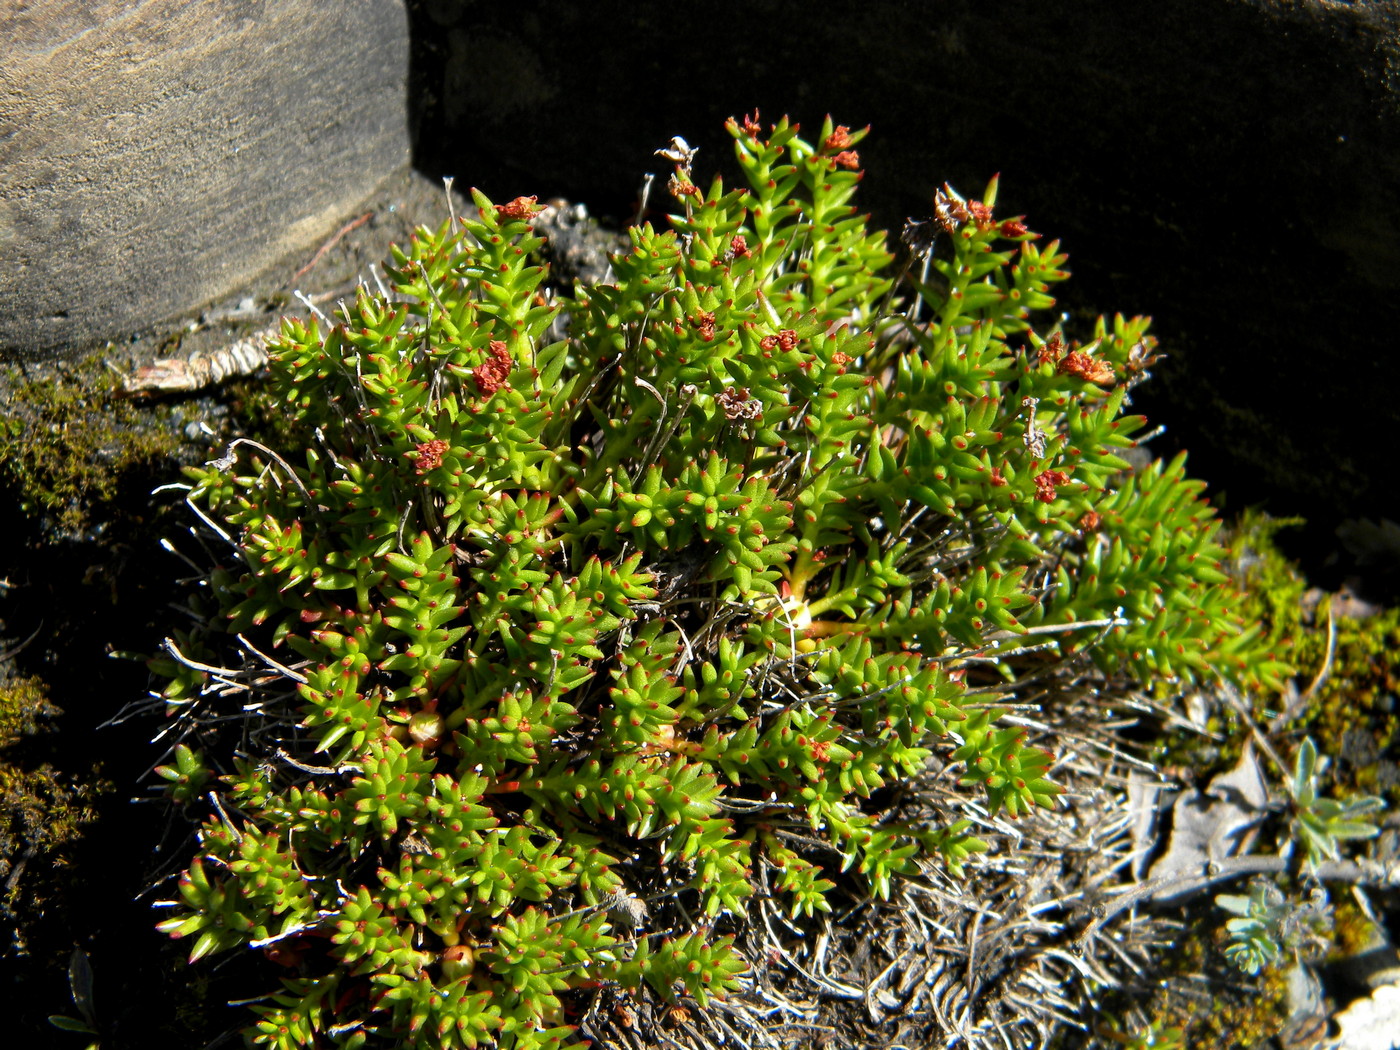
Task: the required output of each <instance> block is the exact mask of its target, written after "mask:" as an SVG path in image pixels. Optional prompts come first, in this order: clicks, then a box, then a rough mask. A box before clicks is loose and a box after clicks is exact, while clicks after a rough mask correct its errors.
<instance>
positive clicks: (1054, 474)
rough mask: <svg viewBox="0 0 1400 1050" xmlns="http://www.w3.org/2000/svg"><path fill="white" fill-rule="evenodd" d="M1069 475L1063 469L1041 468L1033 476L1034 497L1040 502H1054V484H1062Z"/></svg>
mask: <svg viewBox="0 0 1400 1050" xmlns="http://www.w3.org/2000/svg"><path fill="white" fill-rule="evenodd" d="M1068 480H1069V475H1068V474H1066V473H1065V472H1064V471H1063V470H1042V471H1041V472H1040V473H1039V474H1037V475H1036V476H1035V498H1036V499H1038V500H1040V502H1041V503H1054V502H1055V486H1056V485H1063V484H1064V483H1065V482H1067V481H1068Z"/></svg>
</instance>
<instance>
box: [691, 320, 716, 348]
mask: <svg viewBox="0 0 1400 1050" xmlns="http://www.w3.org/2000/svg"><path fill="white" fill-rule="evenodd" d="M690 323H691V324H692V325H693V326H694V327H695V330H696V332H698V333H699V335H700V338H701V339H703V340H704V341H705V342H707V343H708V342H711V341H712V340H713V339H714V337H715V315H714V314H712V313H702V314H697V315H696V316H695V317H692V318H691V319H690Z"/></svg>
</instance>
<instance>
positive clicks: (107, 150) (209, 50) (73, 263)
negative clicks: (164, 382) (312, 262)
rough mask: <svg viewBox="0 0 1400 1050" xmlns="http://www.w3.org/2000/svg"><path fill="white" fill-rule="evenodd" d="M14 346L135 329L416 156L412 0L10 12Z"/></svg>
mask: <svg viewBox="0 0 1400 1050" xmlns="http://www.w3.org/2000/svg"><path fill="white" fill-rule="evenodd" d="M0 41H3V42H4V43H3V44H0V48H3V51H4V56H5V57H4V60H3V61H0V258H3V260H4V262H3V265H0V302H3V303H4V309H3V310H2V311H0V351H3V352H7V353H8V354H9V355H10V356H15V355H20V356H33V355H38V354H41V353H44V352H52V351H55V350H59V349H65V348H67V349H72V348H81V347H84V346H87V345H91V344H94V343H98V342H100V341H102V340H106V339H117V338H121V337H123V336H126V335H129V334H131V333H132V332H134V331H138V330H140V329H142V328H145V327H147V326H149V325H151V324H154V323H156V322H159V321H161V320H163V319H166V318H169V317H171V316H173V315H175V314H178V313H181V312H183V311H187V310H191V309H193V308H195V307H197V306H199V305H200V304H201V303H203V302H205V301H207V300H209V299H212V298H214V297H215V296H217V295H219V294H221V293H223V292H225V291H227V290H229V289H231V288H233V287H236V286H237V285H239V284H240V283H242V282H245V281H247V280H249V279H250V278H252V277H254V276H255V275H256V274H257V273H259V272H260V271H262V270H264V269H265V268H267V267H268V266H269V265H271V264H272V263H274V262H275V261H277V260H278V259H280V258H281V257H283V256H285V255H287V254H288V253H290V252H295V251H300V250H301V249H302V248H304V247H305V246H306V245H309V244H313V243H315V242H317V241H318V239H319V238H322V237H324V236H325V235H326V234H327V232H328V231H330V230H332V229H334V228H335V226H336V224H337V223H338V222H339V221H340V220H341V218H342V216H343V215H344V214H346V213H348V212H349V211H350V210H351V209H352V208H353V207H354V206H355V204H356V203H358V202H359V201H360V200H361V199H363V198H365V197H367V196H368V195H369V194H370V193H372V192H373V191H374V189H375V188H376V186H377V185H378V184H379V183H380V182H381V181H382V180H383V179H384V178H385V177H386V176H388V175H389V174H390V173H392V172H393V171H394V170H396V169H397V168H398V167H400V166H401V165H402V164H403V163H404V162H405V161H406V160H407V155H408V148H409V142H408V131H407V120H406V100H405V82H406V77H407V72H408V22H407V18H406V15H405V11H404V7H403V3H402V0H358V2H357V3H354V4H320V3H315V2H313V0H281V2H279V3H261V2H256V0H201V2H200V3H197V4H191V3H185V2H180V0H150V2H144V3H130V2H128V3H115V2H96V3H93V2H87V0H40V2H35V3H29V4H6V5H4V7H3V8H0Z"/></svg>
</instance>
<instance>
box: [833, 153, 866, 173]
mask: <svg viewBox="0 0 1400 1050" xmlns="http://www.w3.org/2000/svg"><path fill="white" fill-rule="evenodd" d="M831 159H832V160H833V161H835V163H836V166H837V167H838V168H849V169H850V170H851V171H855V170H856V169H857V168H859V167H860V154H859V153H857V152H856V151H855V150H853V149H848V150H842V151H841V152H840V153H838V154H836V156H834V157H832V158H831Z"/></svg>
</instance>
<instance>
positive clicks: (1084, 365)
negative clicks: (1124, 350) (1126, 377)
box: [1056, 350, 1117, 386]
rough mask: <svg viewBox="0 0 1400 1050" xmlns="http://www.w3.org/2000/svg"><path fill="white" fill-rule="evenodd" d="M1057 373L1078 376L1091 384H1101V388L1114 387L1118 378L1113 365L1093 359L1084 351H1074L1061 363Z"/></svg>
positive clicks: (1100, 359)
mask: <svg viewBox="0 0 1400 1050" xmlns="http://www.w3.org/2000/svg"><path fill="white" fill-rule="evenodd" d="M1056 371H1058V372H1061V373H1064V374H1068V375H1072V376H1076V377H1077V378H1079V379H1087V380H1088V381H1089V382H1091V383H1097V384H1099V386H1112V385H1113V383H1114V380H1115V379H1116V378H1117V377H1116V376H1115V375H1114V374H1113V366H1112V365H1111V364H1109V363H1108V362H1107V361H1105V360H1103V359H1102V358H1098V357H1091V356H1090V355H1089V354H1088V353H1087V352H1086V351H1083V350H1074V351H1072V352H1071V353H1070V354H1069V356H1067V357H1066V358H1065V359H1064V360H1063V361H1061V362H1060V363H1059V365H1058V366H1057V368H1056Z"/></svg>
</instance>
